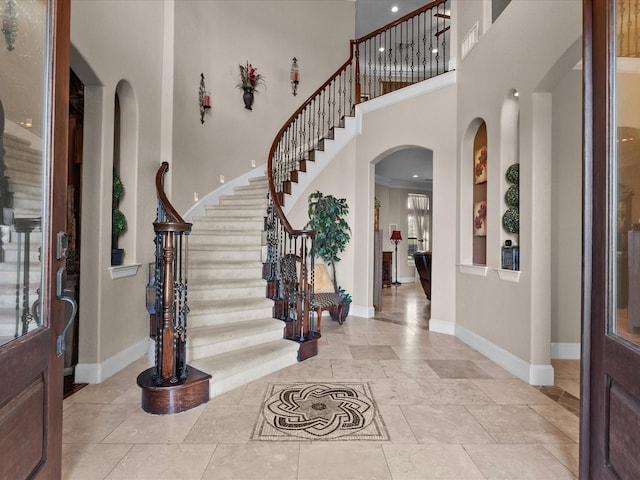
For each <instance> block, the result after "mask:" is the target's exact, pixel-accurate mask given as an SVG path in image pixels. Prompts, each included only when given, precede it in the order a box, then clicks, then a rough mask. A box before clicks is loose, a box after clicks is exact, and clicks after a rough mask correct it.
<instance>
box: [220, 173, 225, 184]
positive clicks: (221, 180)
mask: <svg viewBox="0 0 640 480" xmlns="http://www.w3.org/2000/svg"><path fill="white" fill-rule="evenodd" d="M220 183H224V175H220Z"/></svg>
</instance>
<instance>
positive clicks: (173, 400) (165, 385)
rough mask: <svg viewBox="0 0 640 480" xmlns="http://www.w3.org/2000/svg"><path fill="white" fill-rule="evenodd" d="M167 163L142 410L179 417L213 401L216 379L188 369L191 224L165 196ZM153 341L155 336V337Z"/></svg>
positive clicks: (159, 177)
mask: <svg viewBox="0 0 640 480" xmlns="http://www.w3.org/2000/svg"><path fill="white" fill-rule="evenodd" d="M168 170H169V164H168V163H167V162H163V163H162V165H161V166H160V168H159V169H158V173H157V174H156V190H157V193H158V207H157V216H156V221H155V222H154V223H153V229H154V232H155V244H156V248H155V255H156V261H155V275H154V276H155V279H156V281H157V282H158V285H157V286H156V289H155V295H156V298H155V308H154V311H155V312H157V314H158V315H160V321H158V322H156V323H155V328H154V329H155V332H154V333H155V342H156V348H155V362H154V366H152V367H151V368H149V369H147V370H145V371H144V372H142V373H141V374H140V375H138V385H139V386H140V388H141V389H142V409H143V410H144V411H146V412H148V413H155V414H168V413H179V412H184V411H185V410H189V409H191V408H194V407H197V406H198V405H202V404H203V403H206V402H208V401H209V379H210V378H211V375H209V374H207V373H204V372H201V371H200V370H198V369H196V368H193V367H191V366H189V365H187V358H186V357H187V314H188V312H189V307H188V305H187V275H188V263H187V258H188V254H187V253H188V250H189V247H188V242H187V238H188V235H189V233H190V232H191V224H190V223H187V222H185V221H184V220H183V219H182V217H181V216H180V215H179V214H178V212H176V210H175V208H174V207H173V205H171V203H170V202H169V200H168V199H167V196H166V194H165V192H164V181H163V179H164V174H165V173H166V172H167V171H168ZM152 338H154V336H153V335H152Z"/></svg>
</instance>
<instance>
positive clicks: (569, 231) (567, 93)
mask: <svg viewBox="0 0 640 480" xmlns="http://www.w3.org/2000/svg"><path fill="white" fill-rule="evenodd" d="M553 133H554V135H553V143H552V147H553V165H552V191H551V203H552V205H553V209H552V217H551V246H552V247H551V248H552V249H551V255H552V257H551V341H552V342H553V343H554V344H573V345H579V344H580V328H581V319H582V316H581V315H582V313H581V287H582V282H581V281H580V279H581V278H582V188H581V184H580V182H581V181H582V70H578V69H574V70H571V71H569V72H568V73H567V75H566V76H565V78H563V79H562V80H561V81H560V82H559V83H558V84H557V85H556V88H555V89H554V90H553ZM574 348H575V347H574Z"/></svg>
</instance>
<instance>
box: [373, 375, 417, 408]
mask: <svg viewBox="0 0 640 480" xmlns="http://www.w3.org/2000/svg"><path fill="white" fill-rule="evenodd" d="M369 384H370V385H371V391H372V393H373V396H374V398H375V401H376V402H377V403H378V405H421V404H425V403H428V401H427V396H426V395H425V393H424V391H423V390H422V388H420V385H418V383H417V382H416V381H415V380H412V379H404V380H397V379H391V378H383V379H377V380H372V381H371V382H369Z"/></svg>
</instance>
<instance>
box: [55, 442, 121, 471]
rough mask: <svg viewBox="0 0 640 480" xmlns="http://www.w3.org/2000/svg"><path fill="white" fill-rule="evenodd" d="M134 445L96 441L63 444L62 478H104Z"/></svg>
mask: <svg viewBox="0 0 640 480" xmlns="http://www.w3.org/2000/svg"><path fill="white" fill-rule="evenodd" d="M132 446H133V445H131V444H126V443H118V444H114V445H104V444H96V443H84V444H73V443H65V444H63V445H62V478H64V479H66V480H102V479H103V478H105V477H106V476H107V475H108V474H109V472H111V470H113V468H114V467H115V466H116V465H117V464H118V463H119V462H120V460H122V457H124V455H125V454H126V453H127V452H128V451H129V450H130V449H131V447H132Z"/></svg>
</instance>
